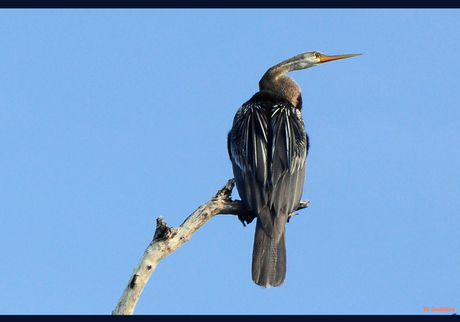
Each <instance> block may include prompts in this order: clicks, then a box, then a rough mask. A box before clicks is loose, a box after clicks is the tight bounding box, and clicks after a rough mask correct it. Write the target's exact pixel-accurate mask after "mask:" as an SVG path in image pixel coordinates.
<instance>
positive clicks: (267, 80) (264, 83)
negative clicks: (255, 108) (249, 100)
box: [259, 70, 302, 109]
mask: <svg viewBox="0 0 460 322" xmlns="http://www.w3.org/2000/svg"><path fill="white" fill-rule="evenodd" d="M259 90H260V91H268V92H272V93H275V94H276V95H279V96H282V97H283V98H285V99H287V100H288V101H290V102H291V103H292V104H293V105H294V106H295V107H297V108H299V109H300V108H301V106H302V105H301V97H300V87H299V85H297V83H296V82H295V81H294V80H293V79H292V78H291V77H289V76H286V75H279V74H278V75H277V73H276V70H275V71H271V70H268V71H267V73H265V75H264V76H263V77H262V79H261V80H260V82H259Z"/></svg>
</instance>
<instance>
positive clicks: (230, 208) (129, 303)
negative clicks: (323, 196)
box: [112, 179, 309, 315]
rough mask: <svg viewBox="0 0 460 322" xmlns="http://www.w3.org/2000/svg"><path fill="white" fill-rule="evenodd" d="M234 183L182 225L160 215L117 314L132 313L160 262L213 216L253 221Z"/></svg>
mask: <svg viewBox="0 0 460 322" xmlns="http://www.w3.org/2000/svg"><path fill="white" fill-rule="evenodd" d="M234 185H235V180H234V179H231V180H229V181H228V182H227V183H226V184H225V186H223V187H222V189H220V190H219V191H218V192H217V193H216V194H215V195H214V196H213V197H212V198H211V200H210V201H208V202H206V203H204V204H202V205H201V206H200V207H198V209H196V210H195V211H194V212H193V213H192V214H191V215H190V216H189V217H188V218H187V219H186V220H185V221H184V222H183V223H182V224H181V225H180V226H179V227H178V228H172V227H168V225H167V224H166V223H165V222H164V221H163V217H161V216H160V217H158V219H157V227H156V230H155V235H154V236H153V240H152V242H151V243H150V245H149V246H148V247H147V249H146V250H145V252H144V254H143V255H142V258H141V259H140V261H139V263H138V264H137V266H136V267H135V268H134V270H133V273H132V275H131V277H130V278H129V281H128V285H127V286H126V288H125V290H124V292H123V294H122V296H121V298H120V300H119V301H118V304H117V306H116V308H115V309H114V310H113V311H112V314H113V315H129V314H132V313H133V311H134V307H135V306H136V303H137V301H138V299H139V296H140V295H141V292H142V290H143V289H144V287H145V285H146V284H147V281H148V280H149V278H150V275H152V273H153V271H154V270H155V268H156V266H157V264H158V263H159V262H160V261H161V260H162V259H163V258H165V257H166V256H168V255H169V254H171V253H173V252H174V251H175V250H176V249H178V248H179V247H180V246H181V245H182V244H184V243H185V242H186V241H188V240H189V239H190V237H191V236H192V235H193V234H194V233H195V232H196V231H197V230H198V229H199V228H200V227H201V226H203V225H204V224H205V223H206V222H207V221H208V220H209V219H211V218H212V217H214V216H215V215H218V214H232V215H238V217H239V219H240V220H241V221H242V222H243V224H244V221H246V222H251V221H252V220H253V219H254V216H253V215H252V214H251V213H250V212H248V211H247V210H246V209H245V207H244V205H243V203H242V202H241V201H239V200H235V201H233V200H231V198H230V195H231V193H232V189H233V187H234ZM308 203H309V202H308V201H301V203H300V205H299V208H298V210H299V209H303V208H306V207H308Z"/></svg>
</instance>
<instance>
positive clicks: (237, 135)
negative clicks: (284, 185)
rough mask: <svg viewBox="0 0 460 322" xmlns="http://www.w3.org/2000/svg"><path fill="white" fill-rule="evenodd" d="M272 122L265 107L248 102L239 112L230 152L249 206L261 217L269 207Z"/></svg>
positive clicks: (241, 189) (243, 197) (244, 200)
mask: <svg viewBox="0 0 460 322" xmlns="http://www.w3.org/2000/svg"><path fill="white" fill-rule="evenodd" d="M267 129H268V120H267V116H266V114H265V111H264V109H263V107H262V106H261V105H259V104H258V103H254V102H247V103H245V104H244V105H243V106H242V107H241V108H240V109H239V110H238V112H237V113H236V115H235V119H234V121H233V128H232V130H231V132H230V135H229V152H230V157H231V160H232V164H233V172H234V175H235V180H236V185H237V187H238V192H239V194H240V197H241V199H242V200H243V202H245V204H246V207H247V208H248V209H250V210H254V212H255V214H258V213H259V212H260V210H261V209H262V208H263V207H264V206H265V205H266V204H267V200H268V199H267V198H268V190H267V180H268V172H269V160H268V152H267V147H268V137H267Z"/></svg>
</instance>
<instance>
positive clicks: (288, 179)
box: [268, 104, 308, 216]
mask: <svg viewBox="0 0 460 322" xmlns="http://www.w3.org/2000/svg"><path fill="white" fill-rule="evenodd" d="M270 126H271V128H272V133H273V140H272V147H271V150H272V153H271V157H272V160H269V162H270V163H271V164H272V167H271V173H270V180H269V182H270V189H269V191H270V196H269V198H268V200H270V208H271V209H274V211H275V213H277V214H278V215H281V214H284V215H286V216H287V215H289V214H290V213H291V212H293V211H295V210H296V209H297V207H298V206H299V202H300V199H301V197H302V190H303V183H304V180H305V167H306V158H307V149H308V138H307V135H306V133H305V126H304V124H303V120H302V116H301V114H300V111H298V110H297V109H295V108H294V106H292V105H290V104H282V105H280V106H277V107H276V108H274V109H273V110H272V115H271V122H270Z"/></svg>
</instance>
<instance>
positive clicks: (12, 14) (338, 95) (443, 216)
mask: <svg viewBox="0 0 460 322" xmlns="http://www.w3.org/2000/svg"><path fill="white" fill-rule="evenodd" d="M458 30H460V11H459V10H426V9H425V10H364V9H359V10H339V9H333V10H308V9H295V10H287V9H285V10H274V9H267V10H257V9H253V10H211V9H206V10H196V9H195V10H1V11H0V43H1V44H2V46H1V49H0V216H1V225H0V249H1V253H2V256H1V258H0V267H1V268H2V274H1V275H0V284H1V285H2V288H1V290H0V313H1V314H110V312H111V311H112V310H113V309H114V307H115V305H116V303H117V301H118V299H119V297H120V296H121V294H122V292H123V289H124V287H125V286H126V284H127V282H128V278H129V276H130V275H131V272H132V269H133V268H134V266H135V265H136V264H137V262H138V261H139V259H140V257H141V255H142V253H143V252H144V250H145V248H146V247H147V245H148V244H149V242H150V241H151V238H152V236H153V233H154V229H155V222H156V218H157V217H158V216H160V215H161V216H163V217H164V220H165V221H166V222H167V223H168V224H169V225H170V226H174V227H177V226H179V225H180V224H181V223H182V222H183V220H184V219H185V218H186V217H187V216H188V215H189V214H190V213H192V212H193V211H194V210H195V209H196V208H197V207H198V206H199V205H200V204H202V203H204V202H206V201H208V200H209V199H210V198H211V197H212V195H213V194H214V193H215V192H216V191H217V190H218V189H220V188H221V187H222V186H223V185H224V184H225V183H226V182H227V180H228V179H230V178H232V170H231V163H230V161H229V159H228V154H227V150H226V138H227V132H228V131H229V130H230V128H231V124H232V120H233V116H234V114H235V112H236V110H237V109H238V108H239V107H240V106H241V104H242V103H244V102H245V101H246V100H248V99H249V98H250V97H251V96H252V95H253V94H254V93H255V92H256V91H257V90H258V81H259V79H260V77H261V76H262V75H263V74H264V72H265V71H266V70H267V69H268V68H269V67H271V66H272V65H274V64H277V63H279V62H280V61H282V60H284V59H287V58H290V57H292V56H294V55H297V54H299V53H302V52H306V51H312V50H319V51H322V52H324V53H326V54H348V53H363V54H364V55H362V56H359V57H355V58H351V59H347V60H343V61H336V62H331V63H327V64H324V65H321V66H318V67H314V68H311V69H307V70H303V71H297V72H293V73H291V74H290V76H291V77H293V78H294V79H295V80H296V81H297V83H298V84H299V85H300V87H301V88H302V93H303V101H304V109H303V117H304V120H305V126H306V129H307V133H308V135H309V137H310V143H311V148H310V151H309V156H308V160H307V175H306V180H305V186H304V193H303V199H308V200H310V201H311V203H310V207H309V208H307V209H305V210H302V211H301V212H300V216H297V217H295V218H293V220H291V222H290V223H289V224H288V225H287V252H288V272H287V278H286V281H285V283H284V285H282V286H281V287H279V288H271V289H262V288H260V287H258V286H256V285H255V284H254V283H253V282H252V280H251V276H250V268H251V254H252V242H253V234H254V226H255V225H254V224H250V225H248V226H247V227H243V226H242V225H241V223H240V222H239V221H238V220H237V218H236V217H234V216H217V217H215V218H213V219H212V220H210V221H209V222H208V223H207V224H206V225H205V226H204V227H202V228H201V229H200V230H199V231H198V232H197V233H196V234H195V235H193V236H192V238H191V239H190V241H189V242H187V243H186V244H184V245H183V246H182V247H181V248H179V249H178V250H177V251H176V252H175V253H173V254H172V255H170V256H168V257H166V258H165V259H164V260H163V261H161V262H160V264H159V265H158V267H157V269H156V271H155V272H154V273H153V275H152V276H151V278H150V280H149V282H148V284H147V286H146V288H145V289H144V291H143V293H142V295H141V297H140V300H139V302H138V304H137V307H136V310H135V314H433V312H424V309H423V307H429V308H431V307H449V308H454V309H455V310H456V312H458V311H459V310H460V297H459V283H460V273H459V267H460V257H459V246H460V237H459V236H460V234H459V227H460V218H459V214H460V198H459V196H460V144H459V141H458V138H459V137H460V108H459V101H460V95H459V91H460V90H459V89H460V78H459V75H460V61H459V52H460V35H459V33H458ZM234 197H235V198H238V194H237V192H236V189H235V191H234ZM443 314H445V313H443Z"/></svg>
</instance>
